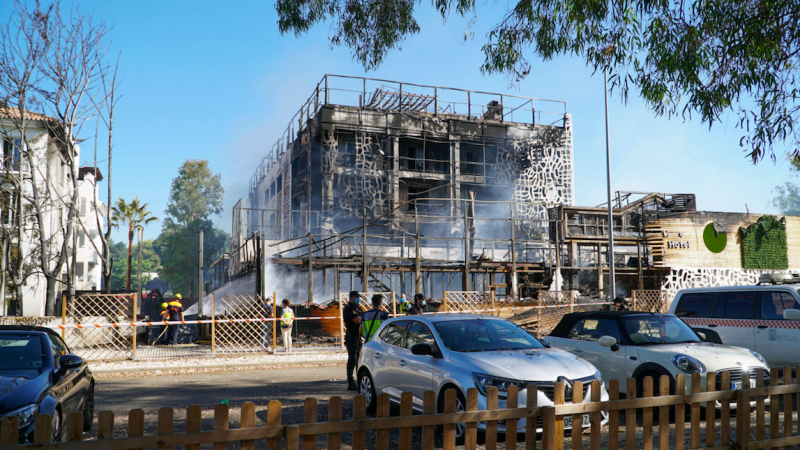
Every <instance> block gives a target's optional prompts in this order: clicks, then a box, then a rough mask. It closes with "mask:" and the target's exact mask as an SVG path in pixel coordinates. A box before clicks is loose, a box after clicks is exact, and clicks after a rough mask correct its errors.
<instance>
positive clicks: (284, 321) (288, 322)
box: [281, 298, 294, 353]
mask: <svg viewBox="0 0 800 450" xmlns="http://www.w3.org/2000/svg"><path fill="white" fill-rule="evenodd" d="M289 305H290V303H289V299H288V298H285V299H283V301H282V302H281V337H282V338H283V348H284V350H286V352H287V353H288V352H290V351H291V350H292V325H293V324H294V311H292V308H291V307H290V306H289Z"/></svg>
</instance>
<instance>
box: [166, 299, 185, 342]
mask: <svg viewBox="0 0 800 450" xmlns="http://www.w3.org/2000/svg"><path fill="white" fill-rule="evenodd" d="M182 299H183V297H181V294H175V298H173V299H172V301H170V302H169V304H168V305H167V314H168V316H169V321H170V322H177V321H182V320H183V305H182V304H181V300H182ZM179 327H180V325H179V324H175V325H170V326H169V331H168V333H167V334H168V336H167V342H168V343H172V345H178V334H179Z"/></svg>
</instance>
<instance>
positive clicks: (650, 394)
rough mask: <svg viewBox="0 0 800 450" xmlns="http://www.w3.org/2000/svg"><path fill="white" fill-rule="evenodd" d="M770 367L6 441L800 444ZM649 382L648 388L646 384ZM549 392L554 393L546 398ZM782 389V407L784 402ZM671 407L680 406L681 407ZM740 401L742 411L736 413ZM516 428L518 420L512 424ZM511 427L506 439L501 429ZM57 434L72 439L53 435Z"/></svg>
mask: <svg viewBox="0 0 800 450" xmlns="http://www.w3.org/2000/svg"><path fill="white" fill-rule="evenodd" d="M769 375H770V377H769V383H766V382H765V381H766V374H765V373H764V371H763V370H758V371H757V373H756V374H755V380H754V381H755V386H754V387H751V379H750V377H744V378H743V379H742V387H741V389H736V390H734V389H732V387H733V386H732V384H731V379H732V375H731V373H730V372H721V373H714V372H711V373H708V374H707V377H706V379H707V380H708V381H707V383H706V382H703V378H702V377H701V375H700V374H694V375H692V377H691V378H690V379H689V380H687V379H686V378H685V377H684V375H682V374H681V375H678V376H677V377H676V379H675V382H674V386H671V384H670V378H669V377H668V376H666V375H665V376H662V377H660V378H658V379H653V378H652V377H649V376H648V377H644V378H642V379H641V380H636V379H633V378H629V379H627V380H622V381H624V382H625V383H626V387H627V392H628V395H627V396H626V399H625V400H620V399H619V397H620V393H619V391H620V383H621V380H610V381H609V382H608V384H607V390H608V392H609V400H607V401H601V398H602V397H601V394H602V391H603V388H602V385H601V381H599V380H595V381H593V382H591V384H590V385H589V386H586V387H584V385H583V383H582V382H580V381H575V382H574V383H572V384H570V385H569V388H568V387H567V386H566V385H565V383H556V384H555V385H554V386H548V388H547V389H542V390H539V388H538V386H537V385H536V384H533V383H531V384H528V385H524V386H522V390H521V389H520V388H519V387H518V386H517V385H516V384H511V385H510V386H509V387H508V389H507V392H504V394H505V401H504V402H503V403H500V401H499V392H498V388H497V387H496V386H491V387H489V388H488V389H487V390H486V393H485V395H486V398H487V400H486V402H487V404H488V405H494V407H493V408H485V409H483V410H479V408H478V398H479V395H480V394H479V392H478V390H477V389H476V388H469V389H468V390H467V391H466V392H458V391H456V390H455V389H448V390H447V391H443V392H439V393H436V392H434V391H426V392H423V393H420V394H419V395H420V396H421V397H422V398H421V400H422V405H421V406H422V414H421V415H414V412H413V406H414V403H416V402H415V399H414V396H413V395H412V394H411V393H410V392H404V393H402V395H401V396H400V409H399V417H391V410H390V398H389V395H388V394H385V393H382V394H380V395H378V396H377V398H376V399H375V403H376V405H375V412H376V414H375V416H376V417H369V418H368V411H367V402H366V398H365V397H364V396H363V395H356V396H355V397H354V398H353V403H352V406H353V408H352V410H353V413H352V418H349V419H346V420H342V419H343V417H344V415H343V414H342V413H343V403H344V402H343V399H342V398H341V397H331V398H330V400H328V402H327V405H324V404H323V405H322V406H323V407H322V408H320V403H321V402H319V401H318V400H317V399H316V398H307V399H306V400H305V402H304V404H303V414H302V417H303V420H302V423H298V422H299V421H295V422H294V423H283V422H282V420H283V417H282V414H281V410H282V406H283V405H281V403H280V402H279V401H277V400H273V401H270V402H269V404H268V405H267V408H266V411H265V416H266V426H258V427H257V426H256V405H255V404H254V403H252V402H245V403H243V404H242V406H241V416H240V417H241V418H240V420H241V425H240V428H236V429H230V428H229V427H230V416H231V411H230V407H229V406H228V405H226V404H219V405H216V407H215V408H214V414H213V415H214V420H213V430H212V429H211V423H210V421H205V425H204V421H203V420H201V419H202V416H203V414H202V410H201V408H200V406H197V405H194V406H189V407H188V408H187V410H186V412H185V419H186V420H185V432H177V431H176V430H175V424H174V419H175V417H176V416H184V414H175V411H174V410H173V409H172V408H169V407H163V408H161V409H160V410H159V412H158V426H157V430H158V431H157V434H156V435H147V436H145V433H144V430H145V413H144V411H143V410H141V409H135V410H132V411H130V413H129V415H128V426H127V436H126V437H123V436H119V435H118V434H117V433H115V424H114V419H115V418H114V414H113V413H111V412H108V411H104V412H101V413H100V414H99V415H98V421H97V440H94V441H85V442H75V441H83V439H84V433H83V416H82V414H81V413H70V414H69V415H67V417H66V420H64V421H63V422H62V421H59V423H65V424H66V427H60V429H58V430H53V429H52V425H53V422H54V421H53V419H52V417H50V416H48V415H40V416H37V417H36V419H35V425H34V427H35V429H34V432H33V433H32V436H31V437H32V439H33V441H34V443H32V444H18V442H19V418H18V417H16V416H13V417H6V418H4V419H2V422H0V430H1V431H0V445H3V448H4V449H5V450H29V449H34V448H42V444H47V445H46V448H48V449H51V450H67V449H72V450H95V449H97V450H101V449H109V448H115V449H128V448H156V447H157V448H173V447H175V446H186V448H200V445H205V444H213V448H215V449H221V448H228V443H230V442H238V443H239V448H242V449H253V448H256V447H257V448H264V447H266V448H267V449H268V450H280V449H281V448H285V449H286V450H299V449H301V448H302V449H314V448H330V449H340V448H343V447H351V448H353V449H355V450H363V449H366V448H374V449H389V448H397V449H399V450H410V449H412V448H422V449H424V450H432V449H433V448H434V443H435V429H436V427H437V426H441V427H442V429H443V431H442V435H441V438H440V439H441V445H442V448H443V449H446V450H453V449H455V448H456V436H457V431H458V429H461V430H463V433H464V448H465V450H476V449H477V448H478V427H479V426H481V427H483V428H485V433H484V440H485V442H486V448H497V444H498V442H500V443H501V445H502V446H503V447H504V448H506V449H516V448H518V444H522V443H523V442H524V448H526V449H536V448H541V449H542V450H561V449H564V448H572V449H582V448H588V449H589V450H601V449H609V450H619V449H623V448H624V449H634V448H642V449H653V448H655V447H657V448H659V449H668V448H674V449H701V448H713V449H717V450H738V449H741V450H748V449H765V448H788V447H791V446H794V445H799V444H800V436H797V435H794V433H793V430H795V429H797V419H796V417H797V416H796V414H795V410H796V409H797V408H796V405H795V403H794V402H793V397H794V396H795V395H796V394H798V393H800V384H797V380H794V379H793V377H792V368H790V367H787V368H785V369H783V377H782V383H781V384H779V377H778V375H779V370H778V369H772V371H771V373H770V374H769ZM640 383H641V389H640V392H641V395H640V394H637V386H638V385H639V384H640ZM540 394H541V395H540ZM543 397H546V398H547V400H548V401H547V402H546V403H545V404H540V401H541V400H542V399H543ZM781 400H783V414H780V412H779V407H778V405H779V404H780V402H781ZM767 402H769V409H768V410H767V408H766V406H767ZM753 404H755V407H753ZM499 405H502V407H498V406H499ZM325 406H327V408H325ZM459 406H461V408H459ZM703 407H705V411H704V412H703V411H702V409H701V408H703ZM718 408H719V414H718V413H717V412H718V411H717V409H718ZM320 409H322V411H320ZM325 409H327V417H325V416H326V414H325V413H324V410H325ZM673 409H674V411H676V412H677V411H680V413H673V412H672V411H671V410H673ZM687 409H688V410H689V411H690V414H689V420H688V423H687V419H686V417H687V416H686V414H684V411H686V410H687ZM734 410H735V412H736V414H735V417H734V415H733V414H732V412H733V411H734ZM753 410H755V414H753ZM320 413H322V414H320ZM623 414H624V415H623ZM671 415H674V419H672V418H671V417H670V416H671ZM293 416H294V417H300V415H293ZM320 416H322V418H323V420H322V421H320ZM781 416H782V417H781ZM290 420H291V419H290ZM577 424H581V425H580V426H578V425H577ZM573 425H574V426H575V428H577V429H573V430H572V431H571V432H570V435H569V436H567V435H566V433H565V431H566V430H567V429H569V428H572V427H573ZM687 425H688V429H687ZM508 429H512V430H516V431H517V432H515V433H505V432H504V431H505V430H508ZM578 430H579V431H578ZM395 432H396V433H397V434H398V436H397V437H396V438H395V439H397V441H395V442H396V443H395V444H394V445H395V447H390V437H391V436H390V433H395ZM501 434H502V435H504V438H505V442H502V441H500V440H499V439H498V438H499V437H500V436H499V435H501ZM54 437H57V438H62V437H63V438H65V439H66V440H67V441H73V442H60V443H52V442H53V441H54ZM320 438H322V439H323V440H324V441H320ZM537 441H538V442H537ZM343 444H344V445H343Z"/></svg>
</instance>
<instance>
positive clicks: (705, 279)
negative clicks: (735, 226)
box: [661, 267, 800, 301]
mask: <svg viewBox="0 0 800 450" xmlns="http://www.w3.org/2000/svg"><path fill="white" fill-rule="evenodd" d="M775 272H781V273H800V269H789V270H781V271H776V270H745V269H713V268H685V267H684V268H673V269H672V270H671V271H670V273H669V275H668V276H667V278H666V280H664V282H663V284H662V285H661V289H663V290H666V291H667V298H668V299H669V301H672V299H674V298H675V294H676V293H677V292H678V291H679V290H680V289H689V288H696V287H715V286H750V285H754V284H756V283H758V277H759V276H760V275H761V274H762V273H775Z"/></svg>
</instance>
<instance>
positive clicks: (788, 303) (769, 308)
mask: <svg viewBox="0 0 800 450" xmlns="http://www.w3.org/2000/svg"><path fill="white" fill-rule="evenodd" d="M787 309H800V304H798V303H797V300H795V298H794V297H793V296H792V294H790V293H788V292H762V293H761V318H762V319H764V320H783V312H784V311H785V310H787Z"/></svg>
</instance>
